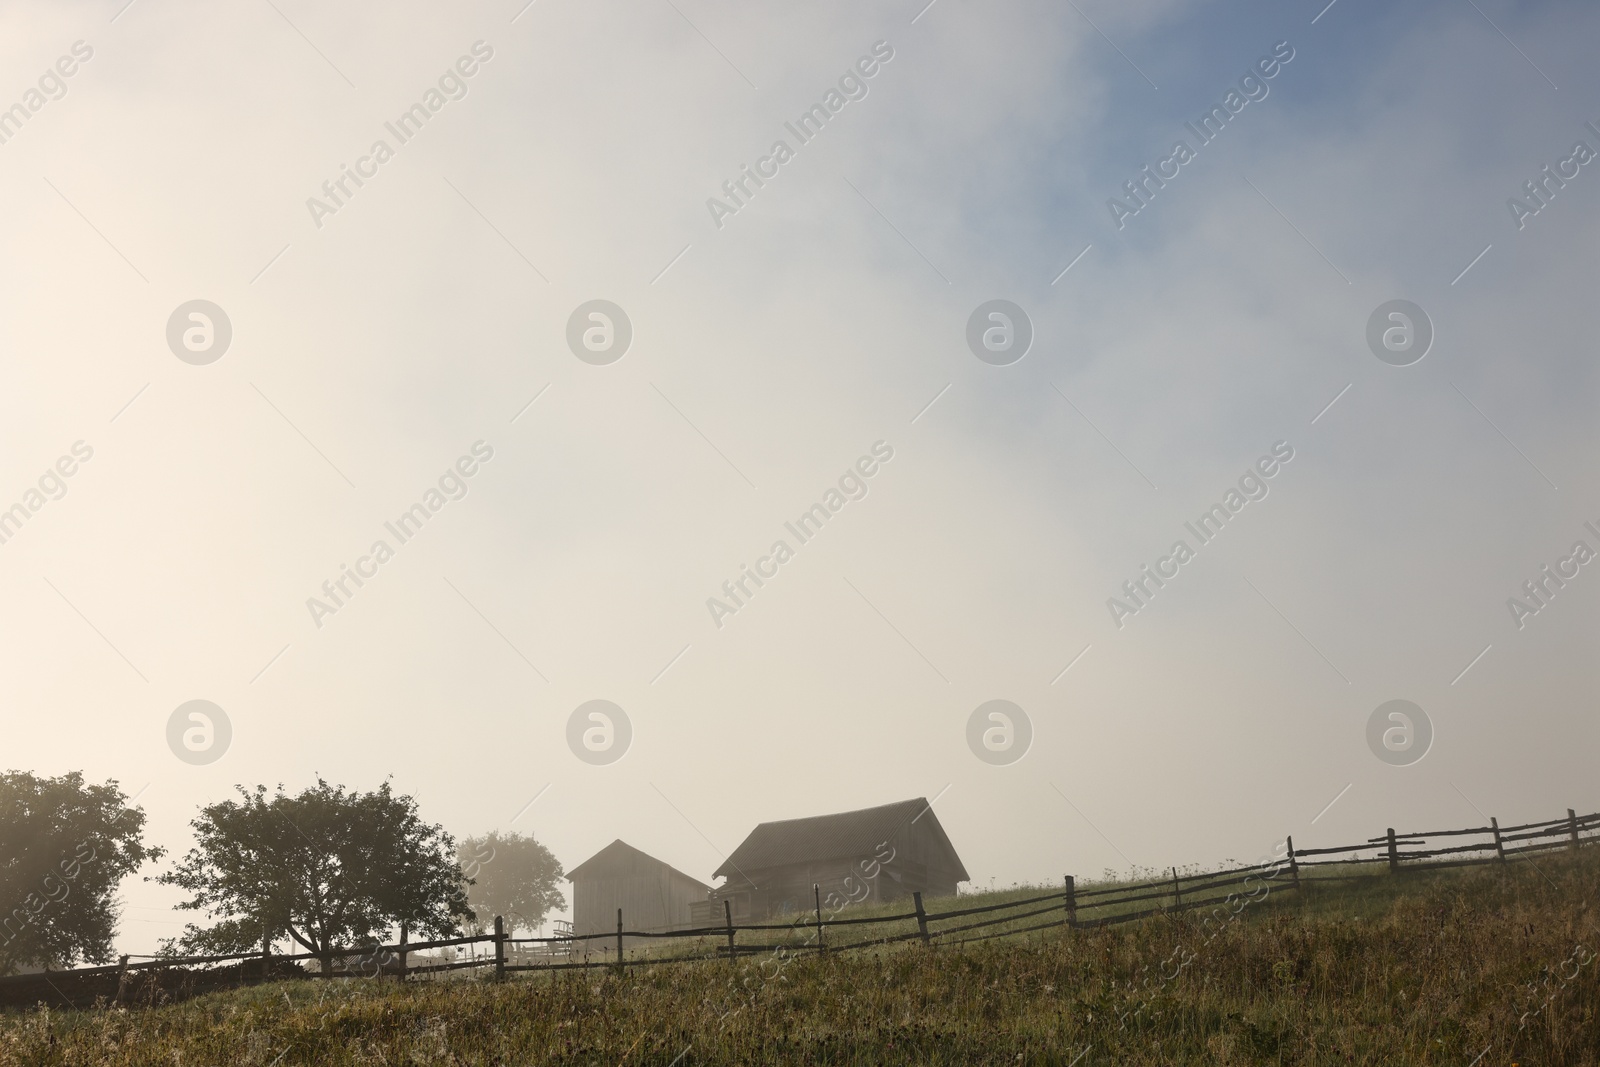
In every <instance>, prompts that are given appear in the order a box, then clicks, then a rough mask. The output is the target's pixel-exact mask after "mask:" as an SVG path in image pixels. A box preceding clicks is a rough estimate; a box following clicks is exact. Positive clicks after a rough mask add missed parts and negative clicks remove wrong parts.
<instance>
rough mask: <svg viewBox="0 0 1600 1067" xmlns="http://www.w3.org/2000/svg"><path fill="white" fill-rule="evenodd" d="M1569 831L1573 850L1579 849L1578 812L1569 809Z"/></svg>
mask: <svg viewBox="0 0 1600 1067" xmlns="http://www.w3.org/2000/svg"><path fill="white" fill-rule="evenodd" d="M1567 833H1568V835H1570V836H1571V838H1572V851H1574V852H1576V851H1578V813H1577V812H1575V811H1573V810H1572V809H1571V808H1568V809H1567Z"/></svg>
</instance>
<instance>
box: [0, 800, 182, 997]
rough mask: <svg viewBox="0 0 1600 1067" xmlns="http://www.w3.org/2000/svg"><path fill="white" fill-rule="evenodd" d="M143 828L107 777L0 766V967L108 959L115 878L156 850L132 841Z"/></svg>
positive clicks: (114, 911) (117, 880) (4, 969)
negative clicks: (0, 908)
mask: <svg viewBox="0 0 1600 1067" xmlns="http://www.w3.org/2000/svg"><path fill="white" fill-rule="evenodd" d="M143 829H144V812H143V811H142V810H141V809H139V808H130V807H128V804H127V798H126V797H124V796H123V795H122V791H121V790H120V789H119V788H118V787H117V783H116V781H115V780H113V781H108V782H106V783H105V784H104V785H85V784H84V781H83V774H82V772H80V771H72V772H70V773H68V774H64V775H62V776H61V777H60V778H39V777H36V776H35V775H32V774H29V773H26V772H22V771H8V772H7V773H5V774H0V903H3V905H4V907H5V908H6V909H7V911H6V912H5V914H3V915H0V974H9V973H11V972H12V971H14V970H16V969H17V968H18V967H19V966H22V965H25V964H37V965H41V966H57V967H64V966H70V965H71V964H72V963H74V962H76V961H78V960H79V959H82V960H86V961H88V962H90V963H107V962H109V961H110V959H111V939H112V938H113V937H114V936H115V935H116V930H117V906H116V902H115V900H114V899H113V895H114V894H115V892H116V889H117V885H118V883H120V882H121V881H122V879H123V878H124V877H125V876H127V875H128V874H130V873H131V872H132V871H134V870H136V869H137V868H138V867H139V865H140V864H141V863H143V862H144V861H145V860H150V859H157V858H159V857H160V856H161V854H162V850H161V849H159V848H146V847H145V846H144V845H143V843H141V841H140V833H141V831H142V830H143Z"/></svg>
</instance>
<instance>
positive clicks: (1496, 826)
mask: <svg viewBox="0 0 1600 1067" xmlns="http://www.w3.org/2000/svg"><path fill="white" fill-rule="evenodd" d="M1489 829H1491V830H1493V831H1494V854H1495V856H1496V857H1498V858H1499V860H1500V862H1501V863H1504V862H1505V861H1506V846H1505V842H1503V841H1501V840H1500V820H1499V819H1496V818H1495V817H1494V816H1493V815H1491V816H1489Z"/></svg>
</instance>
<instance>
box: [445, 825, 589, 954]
mask: <svg viewBox="0 0 1600 1067" xmlns="http://www.w3.org/2000/svg"><path fill="white" fill-rule="evenodd" d="M457 859H458V861H459V862H460V864H461V870H462V873H463V874H464V875H465V876H466V877H467V878H470V879H472V880H473V883H474V884H473V886H472V889H471V891H470V893H469V897H468V899H469V900H470V902H471V906H472V909H473V912H474V921H475V923H476V925H477V926H478V927H479V928H480V929H482V928H486V927H488V926H489V925H490V924H492V923H493V922H494V917H495V916H496V915H499V916H501V917H503V918H504V919H505V921H506V924H507V931H508V932H509V931H510V930H513V929H516V928H517V927H519V926H520V927H522V928H523V929H525V930H537V929H538V928H539V926H540V925H541V924H542V923H543V922H544V917H545V916H546V915H547V914H549V913H550V912H551V911H552V910H554V909H557V908H560V907H562V906H563V905H564V904H565V903H566V898H565V897H563V896H562V895H561V889H560V883H561V876H562V874H563V873H564V872H563V871H562V870H561V864H560V863H559V862H558V861H557V860H556V858H555V855H554V854H552V853H551V851H550V850H549V849H548V848H545V847H544V846H543V845H541V844H540V843H539V842H538V841H536V840H534V839H533V837H531V836H523V835H522V834H519V833H506V834H502V833H500V832H499V831H497V830H491V831H490V832H489V833H488V834H486V835H484V836H483V837H469V838H467V839H466V840H464V841H462V842H461V849H460V851H459V853H458V854H457Z"/></svg>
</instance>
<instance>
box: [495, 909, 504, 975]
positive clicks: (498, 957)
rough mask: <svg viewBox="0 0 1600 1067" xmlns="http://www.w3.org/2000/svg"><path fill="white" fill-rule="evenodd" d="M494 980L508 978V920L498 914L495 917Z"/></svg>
mask: <svg viewBox="0 0 1600 1067" xmlns="http://www.w3.org/2000/svg"><path fill="white" fill-rule="evenodd" d="M494 980H495V981H496V982H504V981H505V980H506V921H505V920H504V919H502V918H501V917H500V916H498V915H496V916H495V917H494Z"/></svg>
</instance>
